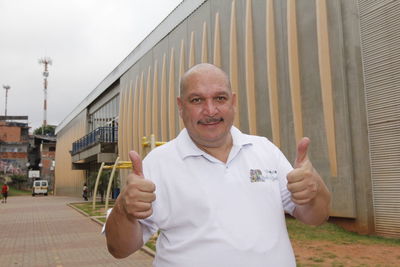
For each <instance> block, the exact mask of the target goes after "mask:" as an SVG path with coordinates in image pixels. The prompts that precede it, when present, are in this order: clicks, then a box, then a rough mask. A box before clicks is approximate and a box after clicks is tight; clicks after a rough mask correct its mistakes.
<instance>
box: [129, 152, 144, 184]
mask: <svg viewBox="0 0 400 267" xmlns="http://www.w3.org/2000/svg"><path fill="white" fill-rule="evenodd" d="M129 158H130V159H131V162H132V169H133V170H132V171H133V173H134V174H136V175H137V176H140V177H142V178H144V177H143V168H142V160H141V159H140V156H139V154H138V153H137V152H136V151H134V150H131V151H129Z"/></svg>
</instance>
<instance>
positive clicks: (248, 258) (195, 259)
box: [141, 127, 296, 267]
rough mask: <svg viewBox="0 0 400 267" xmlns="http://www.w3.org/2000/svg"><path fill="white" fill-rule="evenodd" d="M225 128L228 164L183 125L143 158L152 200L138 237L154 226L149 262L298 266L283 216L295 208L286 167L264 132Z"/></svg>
mask: <svg viewBox="0 0 400 267" xmlns="http://www.w3.org/2000/svg"><path fill="white" fill-rule="evenodd" d="M231 134H232V137H233V147H232V150H231V152H230V154H229V158H228V161H227V163H223V162H221V161H220V160H218V159H216V158H214V157H212V156H210V155H209V154H207V153H205V152H204V151H202V150H200V149H199V148H198V147H197V146H196V145H195V144H194V143H193V141H192V140H191V138H190V137H189V135H188V133H187V131H186V129H184V130H182V131H181V133H180V134H179V136H178V137H177V138H176V139H174V140H172V141H171V142H169V143H167V144H165V145H163V146H161V147H158V148H157V149H155V150H153V151H152V152H151V153H149V155H148V156H147V157H146V158H145V160H144V162H143V166H144V176H145V177H146V179H150V180H152V181H153V182H154V183H155V185H156V196H157V199H156V200H155V201H154V203H153V215H152V216H150V217H149V218H147V219H145V220H141V224H142V229H143V240H144V242H147V240H148V239H149V237H150V236H151V235H152V234H154V233H155V232H156V231H157V230H160V235H159V238H158V241H157V254H156V257H155V260H154V266H159V267H180V266H182V267H188V266H189V267H197V266H198V267H212V266H218V267H224V266H226V267H235V266H237V267H258V266H260V267H261V266H273V267H285V266H296V263H295V258H294V254H293V250H292V246H291V244H290V241H289V237H288V233H287V230H286V223H285V217H284V211H287V212H288V213H290V214H292V213H293V210H294V208H295V205H294V203H293V202H292V201H291V199H290V193H289V192H288V190H287V188H286V184H287V180H286V175H287V173H288V172H289V171H291V170H292V166H291V165H290V163H289V162H288V161H287V159H286V158H285V156H284V155H283V154H282V152H281V151H280V150H279V149H278V148H277V147H275V146H274V145H273V144H272V143H271V142H270V141H268V140H267V139H266V138H264V137H258V136H250V135H245V134H243V133H241V132H240V131H239V130H238V129H236V128H235V127H232V129H231Z"/></svg>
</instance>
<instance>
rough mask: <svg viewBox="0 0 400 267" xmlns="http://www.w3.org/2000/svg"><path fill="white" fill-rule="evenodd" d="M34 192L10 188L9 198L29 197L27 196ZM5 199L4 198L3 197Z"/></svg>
mask: <svg viewBox="0 0 400 267" xmlns="http://www.w3.org/2000/svg"><path fill="white" fill-rule="evenodd" d="M31 194H32V191H31V190H20V189H17V188H15V187H13V186H9V191H8V196H9V197H15V196H27V195H31ZM1 197H3V196H1Z"/></svg>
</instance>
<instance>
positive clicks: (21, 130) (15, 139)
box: [0, 116, 29, 176]
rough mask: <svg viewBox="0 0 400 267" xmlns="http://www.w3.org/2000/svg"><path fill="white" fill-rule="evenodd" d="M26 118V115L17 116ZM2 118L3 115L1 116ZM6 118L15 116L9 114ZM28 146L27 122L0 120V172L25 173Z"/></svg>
mask: <svg viewBox="0 0 400 267" xmlns="http://www.w3.org/2000/svg"><path fill="white" fill-rule="evenodd" d="M21 117H23V118H25V120H27V119H28V117H27V116H19V117H18V118H21ZM3 118H4V117H3ZM8 118H16V117H12V116H9V117H8ZM28 147H29V126H28V123H27V122H16V121H9V120H0V174H1V175H3V176H9V175H13V174H26V168H27V162H28V160H27V159H28Z"/></svg>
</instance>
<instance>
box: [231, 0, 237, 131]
mask: <svg viewBox="0 0 400 267" xmlns="http://www.w3.org/2000/svg"><path fill="white" fill-rule="evenodd" d="M229 76H230V79H231V87H232V92H233V93H234V94H235V95H236V112H235V120H234V121H233V124H234V125H235V126H236V127H238V128H240V116H239V114H240V99H239V77H238V52H237V29H236V7H235V0H233V1H232V5H231V25H230V32H229Z"/></svg>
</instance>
